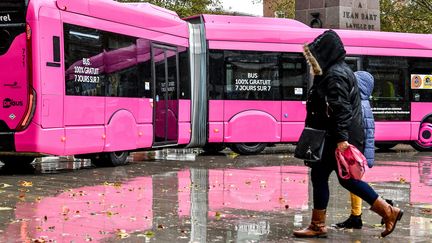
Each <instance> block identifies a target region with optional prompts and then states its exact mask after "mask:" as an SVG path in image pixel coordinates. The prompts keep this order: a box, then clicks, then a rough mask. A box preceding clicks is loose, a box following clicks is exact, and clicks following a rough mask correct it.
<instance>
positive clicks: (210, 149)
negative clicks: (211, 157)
mask: <svg viewBox="0 0 432 243" xmlns="http://www.w3.org/2000/svg"><path fill="white" fill-rule="evenodd" d="M225 148H226V146H225V145H224V144H222V143H207V144H206V145H204V147H202V149H203V150H204V152H206V153H209V154H216V153H219V152H220V151H222V150H224V149H225Z"/></svg>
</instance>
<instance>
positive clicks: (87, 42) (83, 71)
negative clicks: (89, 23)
mask: <svg viewBox="0 0 432 243" xmlns="http://www.w3.org/2000/svg"><path fill="white" fill-rule="evenodd" d="M64 48H65V68H66V72H65V74H66V94H67V95H80V96H103V95H104V94H105V90H104V89H105V87H104V76H103V71H104V69H103V61H104V53H103V42H102V33H101V31H99V30H95V29H90V28H86V27H81V26H75V25H70V24H65V25H64Z"/></svg>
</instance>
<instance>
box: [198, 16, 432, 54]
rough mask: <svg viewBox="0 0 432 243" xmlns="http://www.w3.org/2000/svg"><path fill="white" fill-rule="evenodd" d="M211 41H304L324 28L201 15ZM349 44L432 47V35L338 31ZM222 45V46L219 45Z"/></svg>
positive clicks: (286, 42) (372, 46)
mask: <svg viewBox="0 0 432 243" xmlns="http://www.w3.org/2000/svg"><path fill="white" fill-rule="evenodd" d="M202 19H203V21H204V24H205V31H206V36H207V39H208V40H209V41H210V42H212V41H213V42H216V41H221V42H226V43H228V42H251V43H275V44H304V43H308V42H310V41H312V40H313V39H314V38H315V37H316V36H318V35H319V34H321V33H322V32H323V31H325V30H324V29H315V28H310V27H309V26H307V25H305V24H303V23H301V22H298V21H296V20H293V19H276V18H265V17H245V16H224V15H202ZM335 31H336V32H337V33H338V34H339V35H340V36H341V38H342V40H343V42H344V45H345V46H346V47H371V48H395V49H399V48H400V49H417V50H432V35H430V34H412V33H395V32H379V31H362V30H335ZM218 46H221V45H218Z"/></svg>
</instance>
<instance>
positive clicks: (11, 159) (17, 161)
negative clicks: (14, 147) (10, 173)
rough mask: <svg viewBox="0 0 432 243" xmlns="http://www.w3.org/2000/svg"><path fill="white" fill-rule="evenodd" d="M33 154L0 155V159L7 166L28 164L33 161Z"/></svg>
mask: <svg viewBox="0 0 432 243" xmlns="http://www.w3.org/2000/svg"><path fill="white" fill-rule="evenodd" d="M34 159H35V157H33V156H1V157H0V161H1V162H3V163H4V164H5V165H7V166H8V167H14V166H23V165H29V164H31V163H32V162H33V161H34Z"/></svg>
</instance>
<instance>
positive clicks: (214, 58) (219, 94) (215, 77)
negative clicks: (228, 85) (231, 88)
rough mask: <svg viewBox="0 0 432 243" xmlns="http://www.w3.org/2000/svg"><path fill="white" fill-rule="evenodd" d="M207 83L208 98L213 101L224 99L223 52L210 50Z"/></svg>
mask: <svg viewBox="0 0 432 243" xmlns="http://www.w3.org/2000/svg"><path fill="white" fill-rule="evenodd" d="M208 69H209V75H208V79H209V83H208V86H207V90H208V97H209V99H213V100H221V99H223V98H224V76H225V75H224V69H225V67H224V52H223V51H219V50H210V52H209V64H208Z"/></svg>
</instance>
